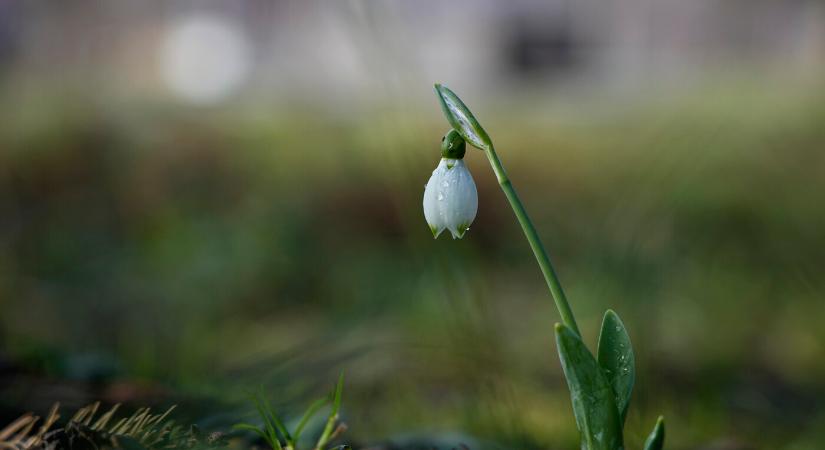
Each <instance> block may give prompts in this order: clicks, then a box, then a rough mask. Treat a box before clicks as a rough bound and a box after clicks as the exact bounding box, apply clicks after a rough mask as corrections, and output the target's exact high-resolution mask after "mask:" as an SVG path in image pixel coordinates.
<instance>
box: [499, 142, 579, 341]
mask: <svg viewBox="0 0 825 450" xmlns="http://www.w3.org/2000/svg"><path fill="white" fill-rule="evenodd" d="M484 152H485V153H486V154H487V159H488V160H489V161H490V165H491V166H492V167H493V172H495V174H496V178H497V179H498V184H499V185H500V186H501V190H502V191H504V195H505V196H506V197H507V200H508V201H509V202H510V206H511V207H512V208H513V212H514V213H516V218H517V219H518V222H519V224H520V225H521V229H522V230H524V236H525V237H527V242H529V243H530V248H531V249H532V250H533V254H534V255H535V256H536V261H538V263H539V267H540V268H541V273H542V274H544V279H545V281H547V287H548V288H549V289H550V294H551V295H552V296H553V301H554V302H555V303H556V308H557V309H558V310H559V314H560V315H561V319H562V321H563V322H564V324H565V325H567V327H568V328H570V329H571V330H573V331H574V332H575V333H576V334H578V335H580V334H581V333H580V332H579V327H578V326H577V325H576V319H575V318H574V317H573V310H572V309H570V304H569V303H567V297H566V296H565V295H564V290H563V289H562V288H561V283H560V282H559V277H558V275H556V271H555V270H554V269H553V264H552V263H551V262H550V258H549V257H548V256H547V251H546V250H545V249H544V245H542V243H541V239H540V238H539V235H538V233H537V232H536V227H534V226H533V222H532V221H530V216H528V215H527V211H526V210H525V209H524V205H522V204H521V199H519V197H518V194H516V190H515V189H514V188H513V184H512V183H510V178H508V177H507V172H506V171H505V170H504V166H502V165H501V160H500V159H498V155H497V154H496V150H495V149H494V148H493V146H492V144H490V145H489V147H488V148H487V149H485V150H484Z"/></svg>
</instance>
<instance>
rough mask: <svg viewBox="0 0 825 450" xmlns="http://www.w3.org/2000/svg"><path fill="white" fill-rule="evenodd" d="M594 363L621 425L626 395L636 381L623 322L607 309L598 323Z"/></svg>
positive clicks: (633, 361) (633, 358)
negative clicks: (612, 396) (612, 398)
mask: <svg viewBox="0 0 825 450" xmlns="http://www.w3.org/2000/svg"><path fill="white" fill-rule="evenodd" d="M597 353H598V357H597V358H598V361H599V365H600V366H601V367H602V370H603V371H604V374H605V376H606V377H607V382H608V383H610V386H611V387H612V388H613V393H614V394H615V395H616V407H617V408H619V414H620V415H621V417H622V423H624V420H625V417H627V408H628V406H630V395H631V393H632V392H633V383H635V381H636V358H635V356H634V355H633V347H631V345H630V336H628V335H627V329H625V326H624V323H622V320H621V319H619V316H618V315H617V314H616V313H615V312H613V310H610V309H608V310H607V312H606V313H604V320H602V332H601V334H600V335H599V350H598V352H597Z"/></svg>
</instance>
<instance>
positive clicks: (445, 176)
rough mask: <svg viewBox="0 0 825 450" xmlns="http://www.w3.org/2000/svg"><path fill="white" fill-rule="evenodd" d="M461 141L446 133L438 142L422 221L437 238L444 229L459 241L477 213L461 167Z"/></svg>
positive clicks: (470, 186) (470, 182)
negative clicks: (439, 147)
mask: <svg viewBox="0 0 825 450" xmlns="http://www.w3.org/2000/svg"><path fill="white" fill-rule="evenodd" d="M464 148H465V144H464V139H462V138H461V136H459V134H458V132H456V131H455V130H450V131H449V132H448V133H447V134H446V135H445V136H444V139H442V144H441V156H442V158H441V162H439V163H438V167H436V168H435V170H434V171H433V174H432V176H431V177H430V181H428V182H427V187H426V188H425V189H424V218H425V219H427V224H428V225H429V226H430V230H431V231H432V232H433V237H434V238H437V237H438V235H439V234H441V232H442V231H444V230H445V229H447V230H450V233H451V234H452V235H453V239H455V238H459V239H461V237H462V236H464V232H465V231H467V230H468V229H469V228H470V224H472V223H473V219H475V217H476V211H477V210H478V192H477V191H476V184H475V182H474V181H473V176H472V175H470V171H469V170H467V166H466V165H465V164H464V159H463V158H464Z"/></svg>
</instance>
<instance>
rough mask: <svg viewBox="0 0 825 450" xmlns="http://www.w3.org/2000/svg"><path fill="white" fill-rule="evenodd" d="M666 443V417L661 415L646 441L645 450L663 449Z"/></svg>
mask: <svg viewBox="0 0 825 450" xmlns="http://www.w3.org/2000/svg"><path fill="white" fill-rule="evenodd" d="M664 445H665V418H664V417H662V416H659V419H658V420H657V421H656V426H655V427H653V431H652V432H651V433H650V436H648V437H647V440H646V441H645V448H644V450H662V447H664Z"/></svg>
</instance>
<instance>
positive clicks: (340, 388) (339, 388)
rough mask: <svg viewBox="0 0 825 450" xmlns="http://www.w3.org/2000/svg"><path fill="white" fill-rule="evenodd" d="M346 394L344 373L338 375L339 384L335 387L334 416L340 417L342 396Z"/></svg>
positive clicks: (333, 399)
mask: <svg viewBox="0 0 825 450" xmlns="http://www.w3.org/2000/svg"><path fill="white" fill-rule="evenodd" d="M343 392H344V372H343V371H341V374H340V375H338V384H336V385H335V393H334V394H333V396H332V414H333V415H336V416H337V415H338V410H339V409H341V394H343Z"/></svg>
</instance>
